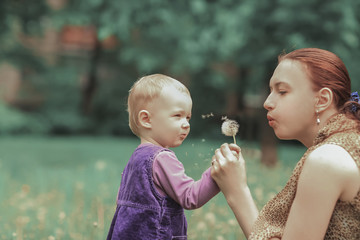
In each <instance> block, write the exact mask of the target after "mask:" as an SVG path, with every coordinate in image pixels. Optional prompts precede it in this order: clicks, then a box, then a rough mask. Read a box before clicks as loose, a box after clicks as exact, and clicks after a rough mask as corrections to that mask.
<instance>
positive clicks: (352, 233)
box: [249, 114, 360, 240]
mask: <svg viewBox="0 0 360 240" xmlns="http://www.w3.org/2000/svg"><path fill="white" fill-rule="evenodd" d="M324 144H336V145H338V146H341V147H342V148H344V149H345V150H346V151H347V152H348V153H349V154H350V155H351V157H352V158H353V159H354V160H355V162H356V164H357V166H358V168H359V169H360V129H359V126H358V124H357V122H356V121H354V120H351V119H349V118H347V117H346V116H345V115H344V114H338V115H336V116H334V117H333V118H331V119H330V121H329V123H328V124H327V125H326V126H325V127H324V128H322V129H321V130H320V131H319V133H318V135H317V137H316V138H315V140H314V144H313V146H312V147H310V148H309V149H308V150H307V151H306V153H305V154H304V156H303V157H302V158H301V159H300V161H299V162H298V164H297V165H296V167H295V169H294V171H293V173H292V176H291V177H290V179H289V181H288V183H287V184H286V186H285V187H284V189H283V190H282V191H281V192H279V193H278V194H277V195H276V196H275V197H274V198H273V199H272V200H270V201H269V202H268V203H267V204H266V205H265V207H264V208H263V209H262V210H261V212H260V214H259V217H258V218H257V220H256V222H255V225H254V227H253V230H252V233H251V234H250V237H249V239H250V240H266V239H269V238H272V237H278V238H281V237H282V235H283V232H284V228H285V223H286V221H287V218H288V215H289V212H290V208H291V205H292V203H293V201H294V198H295V194H296V189H297V184H298V180H299V176H300V173H301V171H302V168H303V166H304V162H305V161H306V159H307V157H308V155H309V154H310V153H311V152H312V151H314V149H316V148H318V147H319V146H321V145H324ZM324 239H328V240H332V239H334V240H335V239H336V240H341V239H346V240H356V239H357V240H359V239H360V191H359V192H358V194H357V196H356V197H355V198H354V199H353V200H352V201H340V200H339V201H338V202H337V203H336V205H335V209H334V211H333V214H332V217H331V219H330V223H329V226H328V229H327V231H326V235H325V238H324Z"/></svg>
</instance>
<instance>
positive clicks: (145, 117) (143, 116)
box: [138, 110, 151, 129]
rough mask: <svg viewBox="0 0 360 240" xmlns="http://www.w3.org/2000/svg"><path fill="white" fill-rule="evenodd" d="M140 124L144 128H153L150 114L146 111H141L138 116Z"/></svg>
mask: <svg viewBox="0 0 360 240" xmlns="http://www.w3.org/2000/svg"><path fill="white" fill-rule="evenodd" d="M138 118H139V124H140V126H142V127H144V128H148V129H150V128H151V120H150V113H149V112H148V111H146V110H141V111H140V112H139V114H138Z"/></svg>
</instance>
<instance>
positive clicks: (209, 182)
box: [153, 151, 220, 209]
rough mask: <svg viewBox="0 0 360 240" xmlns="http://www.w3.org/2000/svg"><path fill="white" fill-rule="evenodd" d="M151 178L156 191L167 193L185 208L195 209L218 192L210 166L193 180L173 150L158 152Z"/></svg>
mask: <svg viewBox="0 0 360 240" xmlns="http://www.w3.org/2000/svg"><path fill="white" fill-rule="evenodd" d="M153 180H154V183H155V186H156V188H157V189H158V191H159V192H160V193H161V194H163V195H168V196H169V197H171V198H172V199H174V200H175V201H176V202H177V203H179V204H180V205H181V206H182V207H183V208H185V209H196V208H199V207H201V206H202V205H204V204H205V203H206V202H208V201H209V200H210V199H211V198H212V197H214V196H215V195H216V194H218V193H219V191H220V189H219V187H218V186H217V185H216V183H215V181H214V180H213V179H212V178H211V175H210V168H208V169H207V170H206V171H205V172H204V173H203V174H202V176H201V179H200V180H198V181H195V180H194V179H192V178H191V177H189V176H187V175H186V174H185V169H184V166H183V164H182V163H181V162H180V161H179V160H178V159H177V157H176V156H175V154H174V153H173V152H168V151H164V152H160V153H159V154H158V155H157V156H156V157H155V159H154V163H153Z"/></svg>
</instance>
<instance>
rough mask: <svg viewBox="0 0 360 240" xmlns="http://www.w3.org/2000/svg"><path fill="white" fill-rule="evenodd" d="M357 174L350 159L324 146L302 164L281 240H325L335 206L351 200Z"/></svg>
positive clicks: (358, 182)
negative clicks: (338, 202) (341, 201)
mask: <svg viewBox="0 0 360 240" xmlns="http://www.w3.org/2000/svg"><path fill="white" fill-rule="evenodd" d="M359 187H360V173H359V170H358V168H357V166H356V164H355V162H354V160H353V159H352V158H351V156H350V155H349V154H348V153H347V152H346V151H345V150H344V149H343V148H341V147H339V146H336V145H323V146H321V147H319V148H317V149H316V150H314V152H312V153H311V154H310V155H309V157H308V159H307V160H306V161H305V164H304V167H303V170H302V173H301V175H300V178H299V182H298V187H297V192H296V197H295V199H294V202H293V204H292V206H291V210H290V214H289V217H288V220H287V222H286V226H285V230H284V235H283V238H282V240H288V239H291V240H297V239H309V240H311V239H324V236H325V233H326V230H327V228H328V225H329V221H330V218H331V216H332V213H333V210H334V207H335V205H336V202H337V201H338V200H339V199H340V200H346V201H349V200H352V199H353V198H354V197H355V196H356V194H357V192H358V191H359Z"/></svg>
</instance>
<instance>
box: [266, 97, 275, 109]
mask: <svg viewBox="0 0 360 240" xmlns="http://www.w3.org/2000/svg"><path fill="white" fill-rule="evenodd" d="M270 96H271V94H269V96H268V97H267V98H266V100H265V102H264V108H265V109H266V110H268V111H269V110H271V109H273V108H274V104H273V102H272V101H271V98H270Z"/></svg>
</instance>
